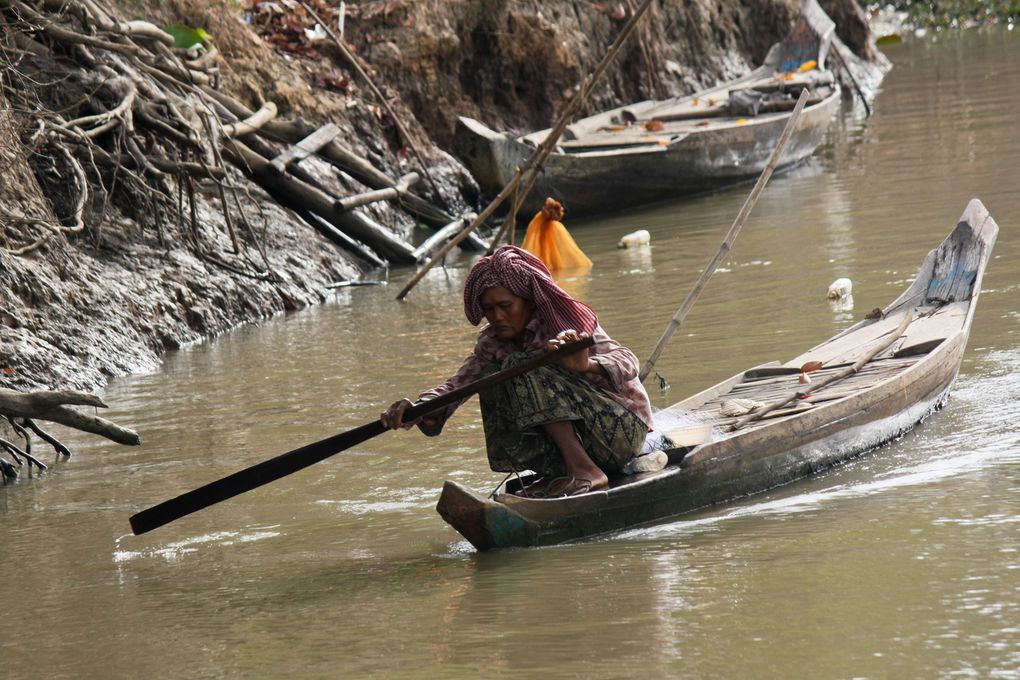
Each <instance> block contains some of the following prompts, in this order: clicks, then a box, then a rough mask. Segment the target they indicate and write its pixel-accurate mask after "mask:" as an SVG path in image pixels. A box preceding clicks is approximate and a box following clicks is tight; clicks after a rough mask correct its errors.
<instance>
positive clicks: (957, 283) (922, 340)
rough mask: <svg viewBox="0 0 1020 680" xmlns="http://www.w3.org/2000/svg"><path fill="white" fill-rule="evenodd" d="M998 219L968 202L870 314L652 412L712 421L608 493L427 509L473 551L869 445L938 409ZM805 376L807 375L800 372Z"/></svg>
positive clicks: (718, 497) (603, 522)
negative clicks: (897, 291)
mask: <svg viewBox="0 0 1020 680" xmlns="http://www.w3.org/2000/svg"><path fill="white" fill-rule="evenodd" d="M997 234H998V226H997V225H996V224H995V221H994V220H993V219H992V218H991V217H990V216H989V215H988V212H987V211H986V210H985V208H984V206H983V205H982V204H981V202H980V201H978V200H977V199H974V200H972V201H971V202H970V204H969V205H968V206H967V209H966V211H965V212H964V214H963V217H961V219H960V222H959V224H957V226H956V228H955V229H954V230H953V231H952V233H951V234H950V235H949V236H948V237H947V238H946V239H945V241H943V242H942V244H941V245H940V246H938V247H937V248H935V249H934V250H932V251H931V252H930V253H929V254H928V256H927V257H926V258H925V260H924V262H923V263H922V264H921V268H920V270H919V271H918V274H917V278H916V279H915V280H914V282H913V284H912V285H911V286H910V287H909V288H908V289H907V290H906V291H905V292H904V293H903V294H902V295H900V296H899V297H898V298H897V299H896V300H895V301H894V302H892V303H891V304H890V305H888V306H887V307H886V308H885V309H883V310H880V312H881V313H879V314H874V315H869V317H872V318H867V319H865V320H863V321H861V322H859V323H857V324H856V325H854V326H852V327H850V328H848V329H847V330H845V331H843V332H842V333H840V334H838V335H836V336H835V337H833V338H831V339H830V340H827V341H825V342H823V343H822V344H820V345H817V346H816V347H813V348H811V349H809V350H808V351H807V352H805V353H803V354H801V355H800V356H798V357H796V358H794V359H792V360H790V361H788V362H786V363H784V364H779V363H774V364H769V365H765V366H758V367H755V368H752V369H750V370H747V371H743V372H741V373H738V374H737V375H735V376H733V377H732V378H730V379H728V380H725V381H723V382H721V383H719V384H718V385H716V386H714V387H711V388H709V389H707V390H704V391H703V392H700V393H698V394H695V395H694V396H692V397H690V398H688V399H685V400H684V401H681V402H679V403H677V404H675V405H673V406H671V407H669V408H668V409H664V410H663V411H661V412H658V413H656V422H657V423H658V422H660V421H662V422H668V421H669V420H670V419H671V418H673V419H684V420H687V421H692V420H693V421H697V422H701V423H704V424H708V425H711V427H712V431H713V432H714V436H713V438H712V441H710V442H708V443H705V444H700V445H697V446H693V447H687V448H678V449H673V450H670V451H669V452H668V454H669V459H670V463H669V464H668V465H667V466H666V467H665V469H663V470H660V471H657V472H647V473H641V474H637V475H633V476H630V477H621V478H617V479H613V480H611V485H610V488H609V489H608V490H604V491H596V492H592V493H588V494H584V495H580V496H573V497H569V498H557V499H533V498H520V497H517V496H515V495H513V492H514V491H515V490H517V489H519V488H520V485H521V483H522V482H523V483H527V481H528V480H527V479H523V480H520V481H519V480H517V479H512V480H509V481H508V482H506V483H504V484H502V485H501V486H500V487H499V488H498V489H497V490H496V491H495V492H494V493H493V494H492V495H491V496H488V497H487V496H484V495H480V494H478V493H475V492H474V491H472V490H470V489H468V488H466V487H464V486H462V485H461V484H458V483H457V482H452V481H448V482H446V484H445V486H444V487H443V491H442V494H441V496H440V498H439V504H438V507H437V509H438V511H439V514H440V515H442V516H443V518H444V519H445V520H446V521H447V522H449V523H450V524H451V525H453V527H454V528H456V529H457V531H459V532H460V533H461V534H462V535H463V536H464V537H465V538H466V539H467V540H468V541H470V542H471V544H472V545H474V546H475V547H476V548H478V549H479V550H489V549H493V548H506V547H512V546H541V545H550V544H555V543H563V542H568V541H576V540H578V539H583V538H585V537H588V536H593V535H597V534H605V533H608V532H613V531H618V530H620V529H625V528H628V527H633V526H636V525H641V524H645V523H650V522H655V521H657V520H662V519H664V518H669V517H673V516H675V515H678V514H681V513H685V512H689V511H691V510H695V509H698V508H703V507H705V506H708V505H712V504H714V503H721V502H724V501H729V500H732V499H735V498H739V497H742V496H746V495H748V494H752V493H758V492H761V491H764V490H766V489H770V488H773V487H776V486H779V485H781V484H786V483H788V482H790V481H793V480H795V479H798V478H800V477H805V476H807V475H810V474H812V473H814V472H817V471H819V470H822V469H825V468H828V467H830V466H833V465H835V464H837V463H839V462H841V461H844V460H846V459H848V458H851V457H853V456H856V455H859V454H861V453H863V452H865V451H868V450H870V449H873V448H875V447H877V446H879V445H881V444H883V443H885V442H887V441H889V440H891V439H893V438H895V437H898V436H900V435H902V434H903V433H905V432H907V431H908V430H910V429H911V428H912V427H913V426H914V425H915V424H916V423H917V422H919V421H920V420H921V419H923V418H924V417H926V416H927V415H928V414H930V413H931V412H932V411H934V410H935V409H937V408H939V407H940V406H941V405H942V404H943V403H944V402H945V400H946V398H947V396H948V394H949V389H950V387H951V386H952V384H953V382H954V381H955V379H956V376H957V374H958V372H959V370H960V363H961V361H962V359H963V352H964V349H965V348H966V345H967V338H968V336H969V334H970V327H971V322H972V321H973V318H974V310H975V307H976V305H977V300H978V296H979V295H980V292H981V280H982V278H983V276H984V271H985V267H986V265H987V263H988V259H989V256H990V254H991V251H992V247H993V245H994V243H995V238H996V235H997ZM802 376H807V378H806V379H808V380H810V382H807V383H805V382H802V380H805V378H802Z"/></svg>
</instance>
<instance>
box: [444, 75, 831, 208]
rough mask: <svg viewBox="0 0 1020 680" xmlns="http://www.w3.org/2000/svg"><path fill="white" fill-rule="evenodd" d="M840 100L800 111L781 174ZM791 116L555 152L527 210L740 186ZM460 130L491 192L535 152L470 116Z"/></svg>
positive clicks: (644, 200)
mask: <svg viewBox="0 0 1020 680" xmlns="http://www.w3.org/2000/svg"><path fill="white" fill-rule="evenodd" d="M839 103H840V93H839V91H838V90H834V91H833V92H832V94H830V95H829V96H828V97H826V98H825V99H824V100H822V101H820V102H818V103H816V104H813V105H810V106H807V107H805V108H804V111H803V112H802V114H801V119H800V124H799V125H798V126H797V129H796V131H795V132H794V134H793V136H792V137H791V138H790V141H789V143H788V145H787V147H786V150H785V152H784V153H783V156H782V158H781V159H780V163H779V167H778V169H779V170H780V171H781V170H782V169H784V168H787V167H790V166H792V165H796V164H797V163H800V162H802V161H804V160H805V159H806V158H808V157H809V156H811V155H812V154H813V153H814V152H815V149H817V148H818V145H819V144H821V142H822V138H823V136H824V134H825V130H826V129H827V128H828V126H829V123H830V122H831V121H832V118H833V116H834V115H835V112H836V111H837V109H838V108H839ZM789 118H790V114H789V112H782V113H772V114H762V115H759V116H757V117H755V118H746V119H737V118H734V119H731V120H728V121H724V122H725V124H723V125H718V126H716V127H714V128H708V129H705V130H704V131H695V132H691V133H690V134H687V135H686V136H685V137H683V138H682V139H680V140H678V141H676V142H673V143H671V144H669V145H668V146H659V145H655V146H654V147H653V146H651V145H646V146H643V147H640V148H635V149H612V150H607V151H588V152H584V153H570V154H565V153H564V154H557V153H554V154H552V155H550V156H549V157H548V159H546V162H545V163H544V169H543V172H542V173H541V174H540V175H539V177H538V179H537V180H536V182H535V186H534V188H533V189H532V191H531V193H530V194H529V199H528V201H526V202H525V210H526V211H528V212H531V211H534V210H538V209H539V208H540V207H541V202H542V201H544V200H545V197H546V196H553V197H557V198H558V199H559V200H560V201H561V202H563V203H564V205H565V206H566V207H567V209H568V211H569V212H570V214H571V215H588V214H597V213H606V212H613V211H617V210H621V209H624V208H628V207H633V206H636V205H646V204H649V203H654V202H656V201H662V200H664V199H666V198H679V197H683V196H691V195H696V194H700V193H706V192H709V191H714V190H717V189H720V188H723V187H726V186H730V185H733V184H737V183H740V182H742V181H745V180H748V179H751V178H754V177H756V176H758V175H759V174H761V171H762V170H764V169H765V165H766V164H767V163H768V160H769V156H770V155H771V153H772V151H773V150H774V149H775V146H776V142H777V140H778V139H779V136H780V135H781V134H782V131H783V128H784V127H785V126H786V122H787V121H788V120H789ZM737 120H743V121H745V122H741V123H737V122H736V121H737ZM458 130H459V132H458V136H459V138H460V142H459V145H458V149H459V151H458V153H459V155H460V157H461V158H462V159H466V160H467V163H468V166H469V167H470V168H471V171H472V174H473V175H474V176H475V178H476V179H477V180H478V182H479V184H481V185H482V186H483V187H484V188H485V189H486V190H488V191H490V192H498V191H499V190H500V189H501V188H502V187H503V186H505V185H506V184H507V183H508V182H509V181H510V180H511V179H513V176H514V173H515V171H516V169H517V168H518V167H520V166H521V165H523V164H524V162H525V161H527V159H528V158H529V157H530V156H531V154H532V153H533V152H534V150H535V149H534V147H532V146H530V145H527V144H525V143H523V142H521V141H518V140H516V139H513V138H510V137H508V136H506V135H503V134H501V133H497V132H494V131H492V130H490V129H489V128H487V127H485V126H484V125H482V124H481V123H479V122H478V121H476V120H473V119H470V118H461V119H460V122H459V124H458Z"/></svg>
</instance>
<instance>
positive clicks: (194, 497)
mask: <svg viewBox="0 0 1020 680" xmlns="http://www.w3.org/2000/svg"><path fill="white" fill-rule="evenodd" d="M594 344H595V339H594V338H592V337H588V338H584V339H582V340H578V341H576V342H570V343H566V344H564V345H563V346H561V347H558V348H557V349H554V350H552V351H549V352H545V353H543V354H539V355H536V356H534V357H531V358H530V359H527V360H525V361H522V362H521V363H519V364H517V365H516V366H511V367H510V368H506V369H504V370H502V371H497V372H496V373H492V374H490V375H487V376H485V377H484V378H481V379H479V380H476V381H474V382H472V383H468V384H467V385H464V386H463V387H459V388H457V389H455V390H450V391H449V392H446V393H445V394H442V395H440V396H438V397H436V398H435V399H429V400H428V401H419V402H416V403H415V404H414V405H413V406H411V407H410V408H409V409H407V411H405V412H404V420H414V419H415V418H418V417H420V416H424V415H428V414H429V413H432V412H433V411H438V410H439V409H441V408H444V407H446V406H449V405H450V404H453V403H456V402H459V401H461V400H462V399H467V398H468V397H470V396H472V395H474V394H477V393H478V392H480V391H482V390H484V389H487V388H489V387H492V386H494V385H498V384H499V383H501V382H505V381H507V380H509V379H511V378H514V377H516V376H519V375H521V374H523V373H527V372H528V371H531V370H534V369H536V368H538V367H539V366H542V365H544V364H548V363H550V362H552V361H556V360H557V359H560V358H562V357H564V356H566V355H568V354H573V353H574V352H577V351H579V350H582V349H586V348H588V347H591V346H592V345H594ZM386 430H387V428H386V426H385V425H383V423H382V421H381V420H376V421H373V422H371V423H366V424H365V425H362V426H360V427H356V428H354V429H353V430H348V431H347V432H342V433H340V434H337V435H334V436H332V437H329V438H327V439H323V440H321V441H317V442H315V443H312V444H307V445H305V446H302V447H301V448H298V449H294V450H293V451H289V452H287V453H284V454H281V455H279V456H276V457H275V458H270V459H269V460H266V461H263V462H261V463H258V464H257V465H253V466H251V467H249V468H245V469H244V470H239V471H238V472H235V473H233V474H231V475H227V476H226V477H223V478H222V479H218V480H216V481H215V482H210V483H209V484H206V485H205V486H201V487H199V488H197V489H194V490H192V491H188V492H187V493H183V494H181V495H180V496H177V497H176V498H171V499H170V500H167V501H163V502H162V503H160V504H158V505H154V506H152V507H151V508H148V509H146V510H142V511H141V512H139V513H137V514H135V515H132V516H131V518H130V522H131V531H132V532H134V534H135V535H136V536H137V535H139V534H144V533H146V532H148V531H152V530H153V529H157V528H159V527H161V526H163V525H164V524H169V523H170V522H173V521H174V520H176V519H180V518H181V517H184V516H185V515H190V514H191V513H193V512H197V511H198V510H201V509H203V508H207V507H209V506H210V505H215V504H216V503H219V502H220V501H225V500H227V499H228V498H233V497H234V496H237V495H239V494H242V493H244V492H245V491H251V490H252V489H255V488H258V487H260V486H262V485H264V484H268V483H269V482H272V481H274V480H277V479H280V478H281V477H285V476H287V475H289V474H291V473H294V472H297V471H298V470H303V469H305V468H306V467H308V466H309V465H313V464H315V463H318V462H319V461H321V460H325V459H326V458H329V457H330V456H332V455H334V454H337V453H340V452H341V451H344V450H346V449H349V448H351V447H352V446H357V445H358V444H360V443H361V442H364V441H367V440H369V439H371V438H372V437H375V436H378V435H380V434H382V433H383V432H386Z"/></svg>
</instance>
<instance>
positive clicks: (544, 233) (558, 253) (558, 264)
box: [521, 198, 591, 271]
mask: <svg viewBox="0 0 1020 680" xmlns="http://www.w3.org/2000/svg"><path fill="white" fill-rule="evenodd" d="M561 219H563V206H562V205H561V204H560V203H559V201H557V200H555V199H552V198H547V199H545V205H544V206H543V207H542V209H541V210H540V211H538V213H537V214H536V215H535V217H534V218H532V220H531V223H530V224H528V231H527V232H525V234H524V243H522V244H521V247H522V248H524V249H525V250H527V251H528V252H529V253H531V254H532V255H534V256H535V257H537V258H538V259H540V260H542V262H544V263H545V266H546V267H548V268H549V270H550V271H555V270H557V269H589V268H590V267H591V260H590V259H588V256H587V255H585V254H584V252H583V251H582V250H581V249H580V248H578V246H577V244H576V243H574V239H573V238H572V237H571V236H570V232H568V231H567V228H566V227H565V226H563V223H562V222H560V220H561Z"/></svg>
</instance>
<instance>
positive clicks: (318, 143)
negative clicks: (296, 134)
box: [269, 123, 340, 175]
mask: <svg viewBox="0 0 1020 680" xmlns="http://www.w3.org/2000/svg"><path fill="white" fill-rule="evenodd" d="M338 134H340V128H338V127H337V126H336V125H334V124H333V123H326V124H325V125H323V126H322V127H321V128H319V129H318V130H316V131H315V132H313V133H312V134H310V135H308V136H307V137H305V138H304V139H302V140H301V141H300V142H298V143H297V144H295V145H294V146H292V147H290V148H289V149H287V150H286V151H284V152H283V153H281V154H280V155H279V156H277V157H276V158H274V159H273V162H272V163H270V164H269V168H270V170H272V171H273V172H275V173H277V174H278V175H282V174H283V173H285V172H286V171H287V166H288V165H290V164H291V163H298V162H300V161H303V160H304V159H306V158H308V157H309V156H311V155H312V154H315V153H319V150H320V149H322V147H324V146H326V145H327V144H329V143H330V142H332V141H333V140H334V139H335V138H336V136H337V135H338Z"/></svg>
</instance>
